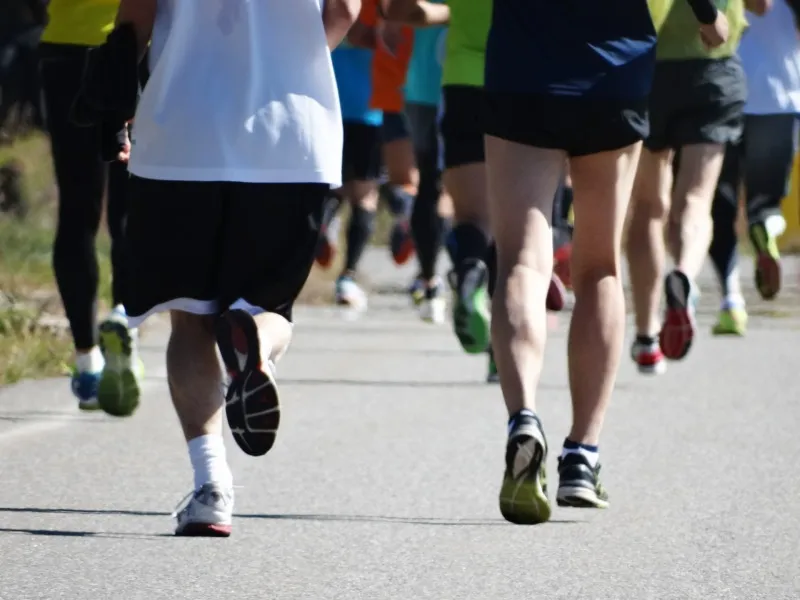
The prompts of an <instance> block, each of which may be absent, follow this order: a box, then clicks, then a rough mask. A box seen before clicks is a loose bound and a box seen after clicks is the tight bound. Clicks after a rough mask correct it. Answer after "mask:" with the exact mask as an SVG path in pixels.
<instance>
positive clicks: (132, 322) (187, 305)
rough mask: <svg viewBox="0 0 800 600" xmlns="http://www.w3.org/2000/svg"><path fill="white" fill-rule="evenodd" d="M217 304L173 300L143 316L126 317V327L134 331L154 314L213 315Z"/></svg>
mask: <svg viewBox="0 0 800 600" xmlns="http://www.w3.org/2000/svg"><path fill="white" fill-rule="evenodd" d="M217 306H218V303H217V301H216V300H196V299H195V298H175V299H174V300H167V301H166V302H162V303H161V304H156V305H155V306H154V307H153V308H151V309H150V310H148V311H147V312H146V313H144V314H143V315H128V327H130V328H131V329H134V328H136V327H138V326H139V325H141V324H142V323H144V322H145V320H146V319H147V318H148V317H151V316H153V315H154V314H156V313H161V312H168V311H170V310H179V311H181V312H187V313H191V314H193V315H215V314H217Z"/></svg>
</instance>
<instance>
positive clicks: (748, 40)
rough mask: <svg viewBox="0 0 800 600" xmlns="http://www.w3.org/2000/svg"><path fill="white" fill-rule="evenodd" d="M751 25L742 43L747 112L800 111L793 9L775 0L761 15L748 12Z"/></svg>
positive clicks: (799, 72)
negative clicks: (770, 7) (769, 8)
mask: <svg viewBox="0 0 800 600" xmlns="http://www.w3.org/2000/svg"><path fill="white" fill-rule="evenodd" d="M747 20H748V21H749V22H750V27H748V28H747V30H746V31H745V32H744V35H743V36H742V41H741V44H740V45H739V56H740V57H741V59H742V64H743V65H744V70H745V73H746V74H747V95H748V98H747V104H746V105H745V109H744V112H745V114H748V115H769V114H780V113H800V43H799V42H798V37H797V36H798V33H797V29H796V27H795V23H794V15H793V13H792V10H791V9H790V8H789V6H788V5H787V4H786V0H775V2H774V3H773V6H772V9H771V10H769V11H768V12H767V13H766V14H765V15H764V16H762V17H759V16H756V15H754V14H751V13H748V15H747Z"/></svg>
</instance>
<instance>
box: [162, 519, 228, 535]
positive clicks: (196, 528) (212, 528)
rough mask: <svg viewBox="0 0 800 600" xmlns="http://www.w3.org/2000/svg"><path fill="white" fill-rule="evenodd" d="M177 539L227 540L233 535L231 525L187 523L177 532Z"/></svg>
mask: <svg viewBox="0 0 800 600" xmlns="http://www.w3.org/2000/svg"><path fill="white" fill-rule="evenodd" d="M175 535H176V536H177V537H219V538H226V537H230V535H231V526H230V525H217V524H214V523H187V524H186V525H185V526H183V527H181V528H180V529H176V530H175Z"/></svg>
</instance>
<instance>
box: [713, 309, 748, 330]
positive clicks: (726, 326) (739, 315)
mask: <svg viewBox="0 0 800 600" xmlns="http://www.w3.org/2000/svg"><path fill="white" fill-rule="evenodd" d="M711 333H713V334H714V335H739V336H743V335H744V334H745V333H747V311H746V310H745V309H744V308H740V307H737V308H724V309H722V310H721V311H719V316H718V317H717V323H716V324H715V325H714V327H712V328H711Z"/></svg>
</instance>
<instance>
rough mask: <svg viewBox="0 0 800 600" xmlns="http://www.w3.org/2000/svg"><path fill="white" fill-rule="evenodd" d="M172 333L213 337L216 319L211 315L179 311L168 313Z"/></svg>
mask: <svg viewBox="0 0 800 600" xmlns="http://www.w3.org/2000/svg"><path fill="white" fill-rule="evenodd" d="M169 316H170V322H171V324H172V332H173V333H178V334H181V333H184V334H186V333H188V334H192V335H195V336H196V335H201V336H213V335H214V324H215V322H216V318H215V317H214V316H213V315H195V314H192V313H188V312H184V311H181V310H173V311H170V313H169Z"/></svg>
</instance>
